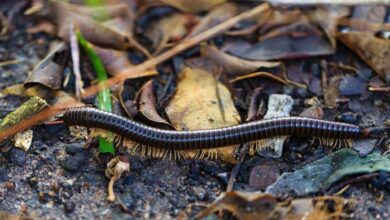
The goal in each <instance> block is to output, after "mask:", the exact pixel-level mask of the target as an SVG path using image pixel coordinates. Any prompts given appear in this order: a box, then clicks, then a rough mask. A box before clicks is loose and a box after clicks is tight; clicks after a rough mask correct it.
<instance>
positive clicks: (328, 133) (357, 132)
mask: <svg viewBox="0 0 390 220" xmlns="http://www.w3.org/2000/svg"><path fill="white" fill-rule="evenodd" d="M63 120H64V122H65V123H66V124H68V125H79V126H85V127H93V128H101V129H104V130H108V131H111V132H113V133H115V134H118V135H120V136H122V137H124V138H126V139H129V140H131V141H134V142H137V143H140V144H142V145H146V146H151V147H158V148H166V149H174V150H193V149H211V148H217V147H223V146H231V145H235V144H241V143H246V142H252V141H256V140H259V139H264V138H270V137H275V136H283V135H294V136H300V137H320V138H335V139H356V138H360V137H365V136H367V135H368V133H367V130H366V129H362V128H360V127H359V126H356V125H351V124H347V123H340V122H332V121H325V120H319V119H313V118H305V117H282V118H274V119H267V120H261V121H253V122H249V123H246V124H241V125H236V126H231V127H225V128H218V129H209V130H196V131H172V130H163V129H158V128H153V127H150V126H147V125H144V124H141V123H138V122H135V121H132V120H130V119H127V118H124V117H121V116H118V115H115V114H112V113H108V112H104V111H100V110H97V109H95V108H91V107H80V108H72V109H69V110H68V111H67V112H66V113H65V114H64V116H63Z"/></svg>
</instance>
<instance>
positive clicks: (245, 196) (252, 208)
mask: <svg viewBox="0 0 390 220" xmlns="http://www.w3.org/2000/svg"><path fill="white" fill-rule="evenodd" d="M276 206H277V201H276V199H275V198H274V197H272V196H271V195H268V194H263V193H259V192H251V193H248V192H239V191H231V192H228V193H226V194H223V195H222V196H220V197H219V198H217V200H216V201H214V202H213V204H211V205H210V206H209V207H208V208H207V209H205V210H204V211H202V212H201V213H200V214H199V215H198V216H197V219H201V218H205V217H207V216H208V215H211V214H212V213H214V212H216V211H218V210H225V211H228V212H230V213H231V214H232V215H233V216H235V217H236V218H237V219H239V220H244V219H245V220H258V219H269V217H270V214H271V212H272V211H273V210H274V209H275V208H276Z"/></svg>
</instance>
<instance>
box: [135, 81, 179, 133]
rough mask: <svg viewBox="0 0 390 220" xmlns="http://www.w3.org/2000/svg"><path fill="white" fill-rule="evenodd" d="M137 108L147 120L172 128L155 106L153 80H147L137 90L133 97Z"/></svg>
mask: <svg viewBox="0 0 390 220" xmlns="http://www.w3.org/2000/svg"><path fill="white" fill-rule="evenodd" d="M135 99H136V100H137V102H138V109H139V111H140V112H141V113H142V115H144V116H145V117H146V118H147V119H148V120H150V121H152V122H155V123H158V124H162V125H165V126H168V127H170V128H173V126H172V125H171V124H170V123H169V122H167V121H166V120H165V119H164V118H162V117H161V116H160V114H159V113H158V112H157V107H156V96H155V95H154V91H153V81H152V80H149V81H148V82H146V83H145V84H144V85H143V86H142V88H141V89H140V90H139V92H138V94H137V95H136V98H135Z"/></svg>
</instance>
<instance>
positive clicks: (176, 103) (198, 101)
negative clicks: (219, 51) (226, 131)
mask: <svg viewBox="0 0 390 220" xmlns="http://www.w3.org/2000/svg"><path fill="white" fill-rule="evenodd" d="M166 112H167V114H168V117H169V119H170V121H171V122H172V125H173V126H174V127H175V128H176V129H177V130H197V129H210V128H220V127H226V126H231V125H237V124H239V123H240V116H239V114H238V112H237V110H236V109H235V107H234V103H233V100H232V97H231V94H230V92H229V90H228V89H227V88H226V87H225V86H224V85H223V84H222V83H221V82H219V81H218V80H216V79H215V78H214V77H213V75H211V74H210V73H208V72H205V71H204V70H201V69H191V68H185V69H184V70H183V71H182V72H181V73H180V75H179V81H178V85H177V91H176V93H175V95H174V97H173V98H172V100H171V101H170V103H169V105H168V106H167V108H166ZM233 150H234V149H233V148H232V147H224V148H219V149H218V153H220V155H221V158H222V159H223V160H225V161H227V162H234V161H236V160H235V159H234V157H233V156H234V155H233Z"/></svg>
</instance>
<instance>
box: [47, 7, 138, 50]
mask: <svg viewBox="0 0 390 220" xmlns="http://www.w3.org/2000/svg"><path fill="white" fill-rule="evenodd" d="M53 4H54V9H55V16H56V20H57V24H58V35H59V36H60V37H62V38H63V39H65V40H69V33H70V32H69V28H71V25H70V24H71V23H72V22H73V23H74V24H75V27H76V29H78V30H80V32H81V34H82V35H83V36H84V37H85V38H86V39H87V40H88V41H89V42H91V43H93V44H96V45H98V46H101V47H107V48H113V49H118V50H124V49H128V48H132V47H136V48H139V44H134V42H136V41H135V40H134V39H133V38H132V35H131V33H129V32H128V31H126V33H124V32H123V31H118V29H121V27H122V26H121V27H116V26H115V25H114V26H112V23H108V25H105V24H104V23H101V22H99V21H97V20H95V19H94V18H93V17H91V16H89V15H88V14H83V13H82V12H83V11H85V10H80V9H79V8H77V7H76V6H74V5H70V4H67V3H65V2H63V1H55V2H54V3H53ZM121 10H123V9H121ZM121 10H120V11H121ZM127 10H128V9H127ZM109 12H110V11H109V10H108V11H107V13H109ZM119 14H120V15H121V16H123V17H122V19H121V21H124V22H126V24H127V25H128V26H130V27H132V25H133V21H132V19H131V18H130V17H129V16H130V14H131V13H130V12H127V13H125V15H123V14H122V12H121V13H119ZM104 15H106V14H103V15H102V16H103V17H104ZM109 17H110V16H109ZM115 24H118V22H116V23H115ZM124 30H128V29H127V28H126V29H124ZM143 52H144V51H143Z"/></svg>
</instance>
